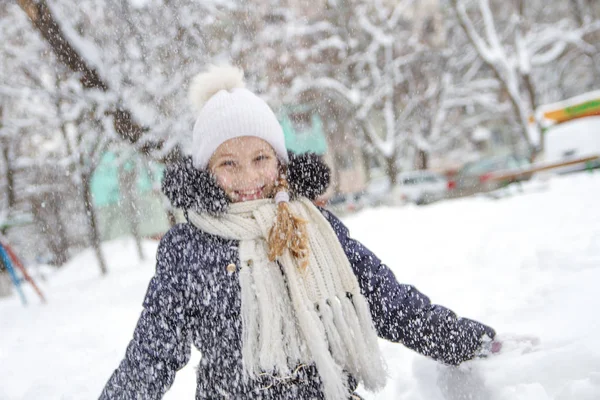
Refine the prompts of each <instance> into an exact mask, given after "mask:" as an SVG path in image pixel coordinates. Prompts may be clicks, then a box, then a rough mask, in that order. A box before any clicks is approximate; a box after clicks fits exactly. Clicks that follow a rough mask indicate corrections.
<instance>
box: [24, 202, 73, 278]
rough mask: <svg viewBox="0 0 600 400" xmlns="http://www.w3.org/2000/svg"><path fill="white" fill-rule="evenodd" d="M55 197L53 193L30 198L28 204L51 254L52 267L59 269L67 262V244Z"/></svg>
mask: <svg viewBox="0 0 600 400" xmlns="http://www.w3.org/2000/svg"><path fill="white" fill-rule="evenodd" d="M57 197H58V195H57V194H55V193H46V194H44V195H42V196H39V197H33V198H30V200H29V203H30V205H31V212H32V214H33V218H34V221H35V223H36V225H37V226H38V230H39V232H41V234H42V236H43V237H44V239H45V241H46V246H47V247H48V250H50V252H51V253H52V265H56V266H58V267H60V266H62V265H64V264H65V263H66V262H67V260H68V255H69V242H68V240H67V237H66V229H65V226H64V224H63V222H62V218H61V216H60V207H59V205H58V204H59V201H58V198H57Z"/></svg>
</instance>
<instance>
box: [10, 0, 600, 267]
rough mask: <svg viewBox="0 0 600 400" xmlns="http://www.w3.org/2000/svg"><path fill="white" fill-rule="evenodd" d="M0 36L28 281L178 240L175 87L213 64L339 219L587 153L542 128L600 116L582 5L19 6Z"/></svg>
mask: <svg viewBox="0 0 600 400" xmlns="http://www.w3.org/2000/svg"><path fill="white" fill-rule="evenodd" d="M0 17H1V25H0V29H1V37H2V46H1V48H0V49H1V50H0V51H1V52H2V54H1V62H2V68H1V70H0V71H1V72H0V74H1V86H0V129H1V134H0V146H1V150H2V151H1V155H2V157H1V160H0V165H1V167H0V168H1V169H0V179H1V185H2V187H3V190H2V191H1V192H0V224H1V229H2V233H3V235H4V236H5V237H6V238H7V240H8V241H10V243H11V244H12V245H13V246H14V248H15V250H16V251H17V252H18V253H19V254H20V255H21V257H22V258H24V259H26V260H27V262H34V263H35V262H38V263H47V264H52V265H56V266H60V265H62V264H64V263H65V262H66V261H67V260H68V259H69V257H70V256H71V255H72V254H73V253H74V252H76V251H77V250H79V249H81V248H85V247H87V246H90V245H93V246H95V247H96V248H97V249H98V250H97V253H98V258H99V259H100V260H101V261H100V262H101V264H105V261H102V258H103V256H102V254H101V250H100V248H99V245H98V243H99V242H101V241H103V240H110V239H114V238H116V237H119V236H122V235H133V236H135V237H137V238H140V237H156V236H160V235H161V234H162V233H164V232H165V231H166V230H167V229H168V228H169V225H170V224H172V223H174V221H175V220H176V218H177V216H176V215H174V214H173V210H170V209H169V206H168V204H167V202H166V201H165V200H164V198H163V197H162V196H161V194H160V191H159V187H160V179H161V175H162V171H163V169H164V165H165V163H167V162H169V161H170V160H173V159H175V158H176V157H179V156H180V155H181V154H182V153H184V149H185V148H186V146H185V143H186V141H187V140H189V134H190V132H191V126H192V124H193V121H194V116H193V114H192V112H191V110H190V107H189V106H188V102H187V98H186V89H187V87H188V83H189V79H190V77H192V76H194V74H196V73H197V72H199V71H201V70H203V69H204V68H206V66H207V65H208V64H210V63H219V62H232V63H234V64H236V65H239V66H240V67H242V68H243V69H244V70H245V72H246V79H247V80H248V81H249V84H250V86H251V87H252V88H253V89H254V90H255V91H257V92H258V93H259V94H260V95H262V96H263V97H264V98H265V99H266V100H267V101H268V102H269V103H270V104H271V106H272V107H273V108H274V109H275V110H276V112H277V114H278V116H279V117H280V120H281V124H282V126H283V128H284V131H285V135H286V143H287V146H288V148H289V149H290V150H292V151H295V152H306V151H311V152H315V153H318V154H320V155H322V156H323V158H324V159H325V160H326V162H327V163H328V164H329V165H330V166H331V168H332V170H333V182H332V185H331V188H330V190H329V192H328V193H327V195H326V196H325V198H324V199H322V201H323V203H328V204H330V205H331V207H333V208H334V209H336V210H337V211H339V212H348V211H353V210H356V209H358V208H362V207H365V206H373V205H378V204H400V203H403V202H413V203H417V204H425V203H429V202H432V201H436V200H440V199H443V198H447V197H457V196H464V195H469V194H473V193H476V192H479V191H487V190H490V189H493V188H496V187H499V186H502V185H503V184H505V183H507V182H511V181H517V180H522V179H527V178H528V177H529V175H527V174H523V175H517V176H508V177H506V179H505V180H493V179H491V178H492V176H491V175H490V174H491V173H493V172H495V171H506V170H512V169H515V168H519V167H523V168H525V167H527V166H529V165H530V164H531V163H533V162H541V161H559V160H561V159H563V158H565V157H571V158H573V157H575V158H577V157H584V156H587V155H590V154H593V153H594V152H597V153H600V148H599V147H598V146H599V145H598V144H597V143H598V140H597V139H596V142H595V144H593V145H595V146H596V147H595V148H593V149H590V146H589V144H590V143H589V141H588V140H587V138H586V137H585V135H584V137H582V138H580V139H578V140H577V141H576V142H575V141H570V142H569V143H564V141H562V143H559V144H558V145H556V144H555V143H554V142H557V141H559V142H560V140H552V139H551V136H552V135H553V133H552V129H547V128H548V127H551V126H552V125H554V124H556V123H557V122H565V121H564V120H568V119H571V118H575V117H580V116H582V115H594V114H599V113H600V106H599V105H598V101H600V94H599V93H598V92H596V93H594V92H593V90H594V89H595V88H600V51H599V50H600V20H599V18H600V3H598V2H597V1H591V0H571V1H552V2H547V1H541V0H540V1H537V0H533V1H523V0H514V1H509V2H501V1H470V0H461V1H458V0H453V1H444V0H427V1H419V2H416V1H409V0H402V1H386V0H379V1H372V0H369V1H358V0H348V1H347V0H335V1H326V0H318V1H310V2H308V1H302V0H282V1H278V0H277V1H276V0H260V1H254V2H243V1H242V2H240V1H225V0H213V1H205V2H197V1H186V0H176V1H166V0H130V1H112V0H101V1H98V0H93V1H91V0H90V1H86V0H84V1H79V0H78V1H70V0H61V1H34V0H19V1H16V2H2V5H0ZM590 92H591V93H590ZM581 95H584V97H583V98H579V99H576V100H575V101H571V103H572V104H571V103H568V104H558V105H555V106H551V107H550V108H548V107H547V106H548V105H549V104H550V105H551V104H553V103H556V102H564V101H565V100H567V99H571V98H573V97H574V96H580V97H581ZM586 95H587V96H586ZM588 100H589V101H588ZM586 101H587V102H586ZM594 102H595V103H594ZM586 104H588V106H587V107H586ZM590 104H591V105H590ZM545 106H546V107H545ZM569 106H570V108H577V106H579V108H581V109H582V110H579V114H577V113H576V112H575V114H577V115H571V114H573V113H574V112H573V111H572V112H571V113H569V111H568V108H569ZM565 108H567V111H564V113H565V114H566V115H567V118H563V120H559V119H556V118H555V119H552V118H551V117H548V116H547V114H548V112H547V111H557V110H561V109H565ZM575 111H577V110H575ZM544 112H546V114H544ZM563 117H564V116H563ZM594 122H596V124H597V121H594ZM588 125H589V124H588ZM592 125H593V124H592ZM597 126H598V125H596V128H593V127H592V128H589V129H588V127H587V125H586V126H585V127H583V128H581V127H580V128H578V129H577V130H586V129H588V130H592V129H598V128H597ZM542 132H544V133H542ZM555 136H560V135H555ZM563 136H564V135H563ZM571 136H572V135H571ZM546 142H550V143H546ZM548 150H549V151H548ZM584 150H587V152H588V153H589V154H587V153H586V154H583V152H584ZM590 150H593V151H592V152H590ZM544 156H545V157H544ZM579 167H584V165H580V166H579ZM588 167H589V165H588ZM102 269H103V270H104V269H105V266H103V267H102Z"/></svg>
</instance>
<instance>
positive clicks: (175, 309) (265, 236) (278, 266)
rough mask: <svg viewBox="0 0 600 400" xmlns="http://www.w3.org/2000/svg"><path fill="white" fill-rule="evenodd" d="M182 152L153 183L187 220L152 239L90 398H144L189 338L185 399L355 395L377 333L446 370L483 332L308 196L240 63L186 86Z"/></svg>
mask: <svg viewBox="0 0 600 400" xmlns="http://www.w3.org/2000/svg"><path fill="white" fill-rule="evenodd" d="M190 97H191V99H192V101H193V102H194V103H195V105H196V107H197V108H198V117H197V120H196V123H195V125H194V130H193V140H192V146H191V149H190V150H191V157H190V158H187V159H185V160H183V161H182V162H180V163H177V164H175V165H172V166H170V167H169V168H168V169H167V171H166V173H165V177H164V181H163V191H164V193H165V194H166V195H167V196H168V197H169V199H170V200H171V202H172V204H173V206H175V207H178V208H182V209H183V210H185V215H186V218H187V221H188V222H187V223H185V224H180V225H177V226H175V227H173V228H172V229H171V230H170V231H169V232H167V234H166V235H165V236H164V238H163V239H162V240H161V242H160V245H159V248H158V253H157V264H156V275H155V276H154V277H153V278H152V281H151V282H150V286H149V288H148V292H147V294H146V298H145V300H144V310H143V311H142V315H141V316H140V319H139V321H138V324H137V327H136V329H135V332H134V335H133V339H132V341H131V343H130V344H129V346H128V348H127V351H126V354H125V358H124V360H123V361H122V362H121V364H120V366H119V368H118V369H117V370H116V371H115V372H114V373H113V375H112V376H111V378H110V380H109V381H108V383H107V384H106V387H105V388H104V391H103V392H102V395H101V399H159V398H161V397H162V395H163V394H164V393H165V391H166V390H167V389H168V388H169V387H170V385H171V384H172V382H173V379H174V377H175V373H176V371H177V370H179V369H181V368H182V367H183V366H185V365H186V363H187V362H188V360H189V356H190V346H191V344H192V343H193V344H194V345H195V346H196V347H197V348H198V349H199V350H200V352H201V353H202V360H201V362H200V366H199V367H198V372H197V391H196V399H269V400H282V399H326V400H342V399H344V400H345V399H351V398H358V396H356V395H354V394H353V392H354V390H355V389H356V387H357V385H358V383H362V384H363V385H364V386H365V387H366V388H367V389H370V390H377V389H380V388H382V387H383V386H384V385H385V381H386V373H385V368H384V365H383V361H382V356H381V354H380V352H379V348H378V344H377V337H381V338H384V339H387V340H390V341H393V342H399V343H402V344H404V345H405V346H407V347H409V348H411V349H413V350H415V351H418V352H419V353H421V354H423V355H425V356H428V357H432V358H434V359H436V360H439V361H440V362H443V363H446V364H451V365H458V364H460V363H461V362H463V361H466V360H469V359H471V358H473V357H475V356H476V355H480V354H483V353H485V352H486V348H488V347H489V346H490V344H491V340H492V339H493V338H494V335H495V334H494V331H493V330H492V329H491V328H489V327H487V326H485V325H482V324H480V323H478V322H475V321H472V320H468V319H460V318H457V317H456V315H454V313H452V312H451V311H450V310H448V309H446V308H443V307H440V306H437V305H432V304H431V303H430V302H429V299H428V298H427V297H426V296H424V295H423V294H421V293H419V292H418V291H417V290H416V289H415V288H414V287H412V286H408V285H402V284H399V283H398V282H397V281H396V278H395V277H394V275H393V274H392V272H391V271H390V270H389V269H388V268H387V267H386V266H385V265H384V264H382V262H381V261H380V260H379V259H378V258H377V257H376V256H375V255H374V254H373V253H371V252H370V251H369V250H368V249H367V248H366V247H364V246H363V245H362V244H360V243H359V242H357V241H356V240H354V239H352V238H351V237H350V236H349V233H348V229H346V227H345V226H344V225H343V224H342V223H341V222H340V221H339V220H338V219H337V218H336V217H335V216H334V215H332V214H331V213H329V212H327V211H325V210H322V209H319V208H317V207H315V206H314V205H313V203H312V202H311V200H314V199H315V198H316V197H317V196H319V195H320V194H322V193H323V192H324V191H325V189H326V188H327V185H328V183H329V170H328V168H327V167H326V166H325V165H324V164H323V163H321V161H319V159H318V158H317V157H316V156H314V155H301V156H294V155H288V153H287V151H286V148H285V143H284V136H283V132H282V130H281V127H280V125H279V123H278V121H277V118H276V117H275V115H274V113H273V112H272V111H271V109H270V108H269V106H268V105H267V104H266V103H265V102H264V101H263V100H261V99H260V98H259V97H257V96H256V95H254V94H253V93H251V92H250V91H248V90H247V89H245V88H244V82H243V72H242V71H241V70H238V69H236V68H233V67H213V68H211V69H210V70H209V71H208V72H206V73H203V74H200V75H198V76H197V77H196V78H195V80H194V82H193V84H192V88H191V90H190Z"/></svg>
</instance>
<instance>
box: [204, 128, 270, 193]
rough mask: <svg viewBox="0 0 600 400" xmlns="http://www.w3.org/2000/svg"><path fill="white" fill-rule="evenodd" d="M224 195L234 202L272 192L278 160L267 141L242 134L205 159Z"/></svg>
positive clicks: (223, 144)
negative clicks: (208, 158)
mask: <svg viewBox="0 0 600 400" xmlns="http://www.w3.org/2000/svg"><path fill="white" fill-rule="evenodd" d="M208 168H209V170H210V172H211V173H212V174H213V175H214V176H215V177H216V179H217V182H218V183H219V186H221V187H222V188H223V190H225V193H226V194H227V197H229V199H230V200H231V201H232V202H234V203H236V202H240V201H248V200H257V199H263V198H267V197H271V196H272V195H273V191H274V188H275V182H276V180H277V176H278V172H279V162H278V160H277V156H276V155H275V151H274V150H273V148H272V147H271V145H270V144H269V143H267V142H266V141H264V140H262V139H259V138H257V137H254V136H242V137H238V138H234V139H230V140H228V141H226V142H224V143H222V144H221V145H220V146H219V147H217V150H215V152H214V153H213V155H212V157H211V159H210V161H209V162H208Z"/></svg>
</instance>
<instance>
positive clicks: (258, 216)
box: [188, 199, 387, 400]
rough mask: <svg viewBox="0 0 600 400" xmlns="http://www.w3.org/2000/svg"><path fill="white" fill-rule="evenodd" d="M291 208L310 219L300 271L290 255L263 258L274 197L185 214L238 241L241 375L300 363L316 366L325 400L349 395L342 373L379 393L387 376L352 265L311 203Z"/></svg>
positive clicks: (282, 371) (286, 371)
mask: <svg viewBox="0 0 600 400" xmlns="http://www.w3.org/2000/svg"><path fill="white" fill-rule="evenodd" d="M289 205H290V207H291V210H292V212H293V213H294V214H295V215H297V216H299V217H300V218H303V219H304V220H306V221H308V224H307V233H308V240H309V253H310V254H309V264H308V268H307V269H306V270H305V271H302V270H301V269H300V268H299V265H298V263H297V261H296V259H294V257H292V256H291V255H290V253H289V251H286V252H284V254H283V255H282V256H281V257H279V258H278V260H277V261H278V263H277V262H271V261H269V259H268V256H267V242H266V238H267V237H268V235H269V230H270V228H271V226H272V225H273V223H274V221H275V218H276V210H277V209H276V205H275V203H274V201H273V200H272V199H265V200H255V201H247V202H240V203H234V204H231V206H230V208H229V211H228V213H227V214H225V215H223V216H221V217H213V216H210V215H207V214H197V213H194V212H190V213H189V214H188V215H189V219H190V221H191V222H192V223H193V224H194V225H195V226H197V227H198V228H199V229H201V230H203V231H204V232H207V233H210V234H213V235H217V236H221V237H223V238H226V239H233V240H239V256H240V262H241V269H240V272H239V281H240V287H241V299H242V310H241V313H242V364H243V368H244V376H245V378H246V379H251V378H256V377H257V376H258V375H259V374H261V373H269V374H273V375H275V374H277V375H290V374H293V372H292V371H294V370H295V369H296V367H298V365H301V364H310V363H314V364H315V365H316V368H317V370H318V372H319V375H320V377H321V381H322V386H323V387H322V389H323V392H324V394H325V398H326V399H327V400H338V399H339V400H342V399H343V400H346V399H347V398H348V394H349V388H348V387H347V377H346V376H345V375H344V372H343V371H344V370H345V371H347V372H349V373H350V374H352V376H354V377H355V378H356V379H357V380H358V381H359V382H361V383H362V384H363V385H364V386H365V387H366V388H367V389H369V390H378V389H380V388H382V387H383V386H384V385H385V381H386V378H387V374H386V372H385V367H384V363H383V359H382V357H381V353H380V351H379V346H378V343H377V335H376V332H375V329H374V327H373V322H372V320H371V314H370V312H369V308H368V305H367V301H366V299H365V298H364V296H363V295H362V294H361V293H360V289H359V286H358V281H357V279H356V276H355V275H354V273H353V272H352V267H351V266H350V262H349V261H348V258H347V257H346V254H345V253H344V250H343V249H342V246H341V244H340V242H339V240H338V238H337V236H336V234H335V232H334V231H333V228H332V227H331V225H330V224H329V222H328V221H327V219H325V217H324V216H323V215H322V214H321V212H320V211H319V210H318V209H317V208H316V207H315V206H314V205H313V204H312V202H310V201H309V200H308V199H299V200H297V201H292V202H290V203H289ZM278 264H279V265H278Z"/></svg>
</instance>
